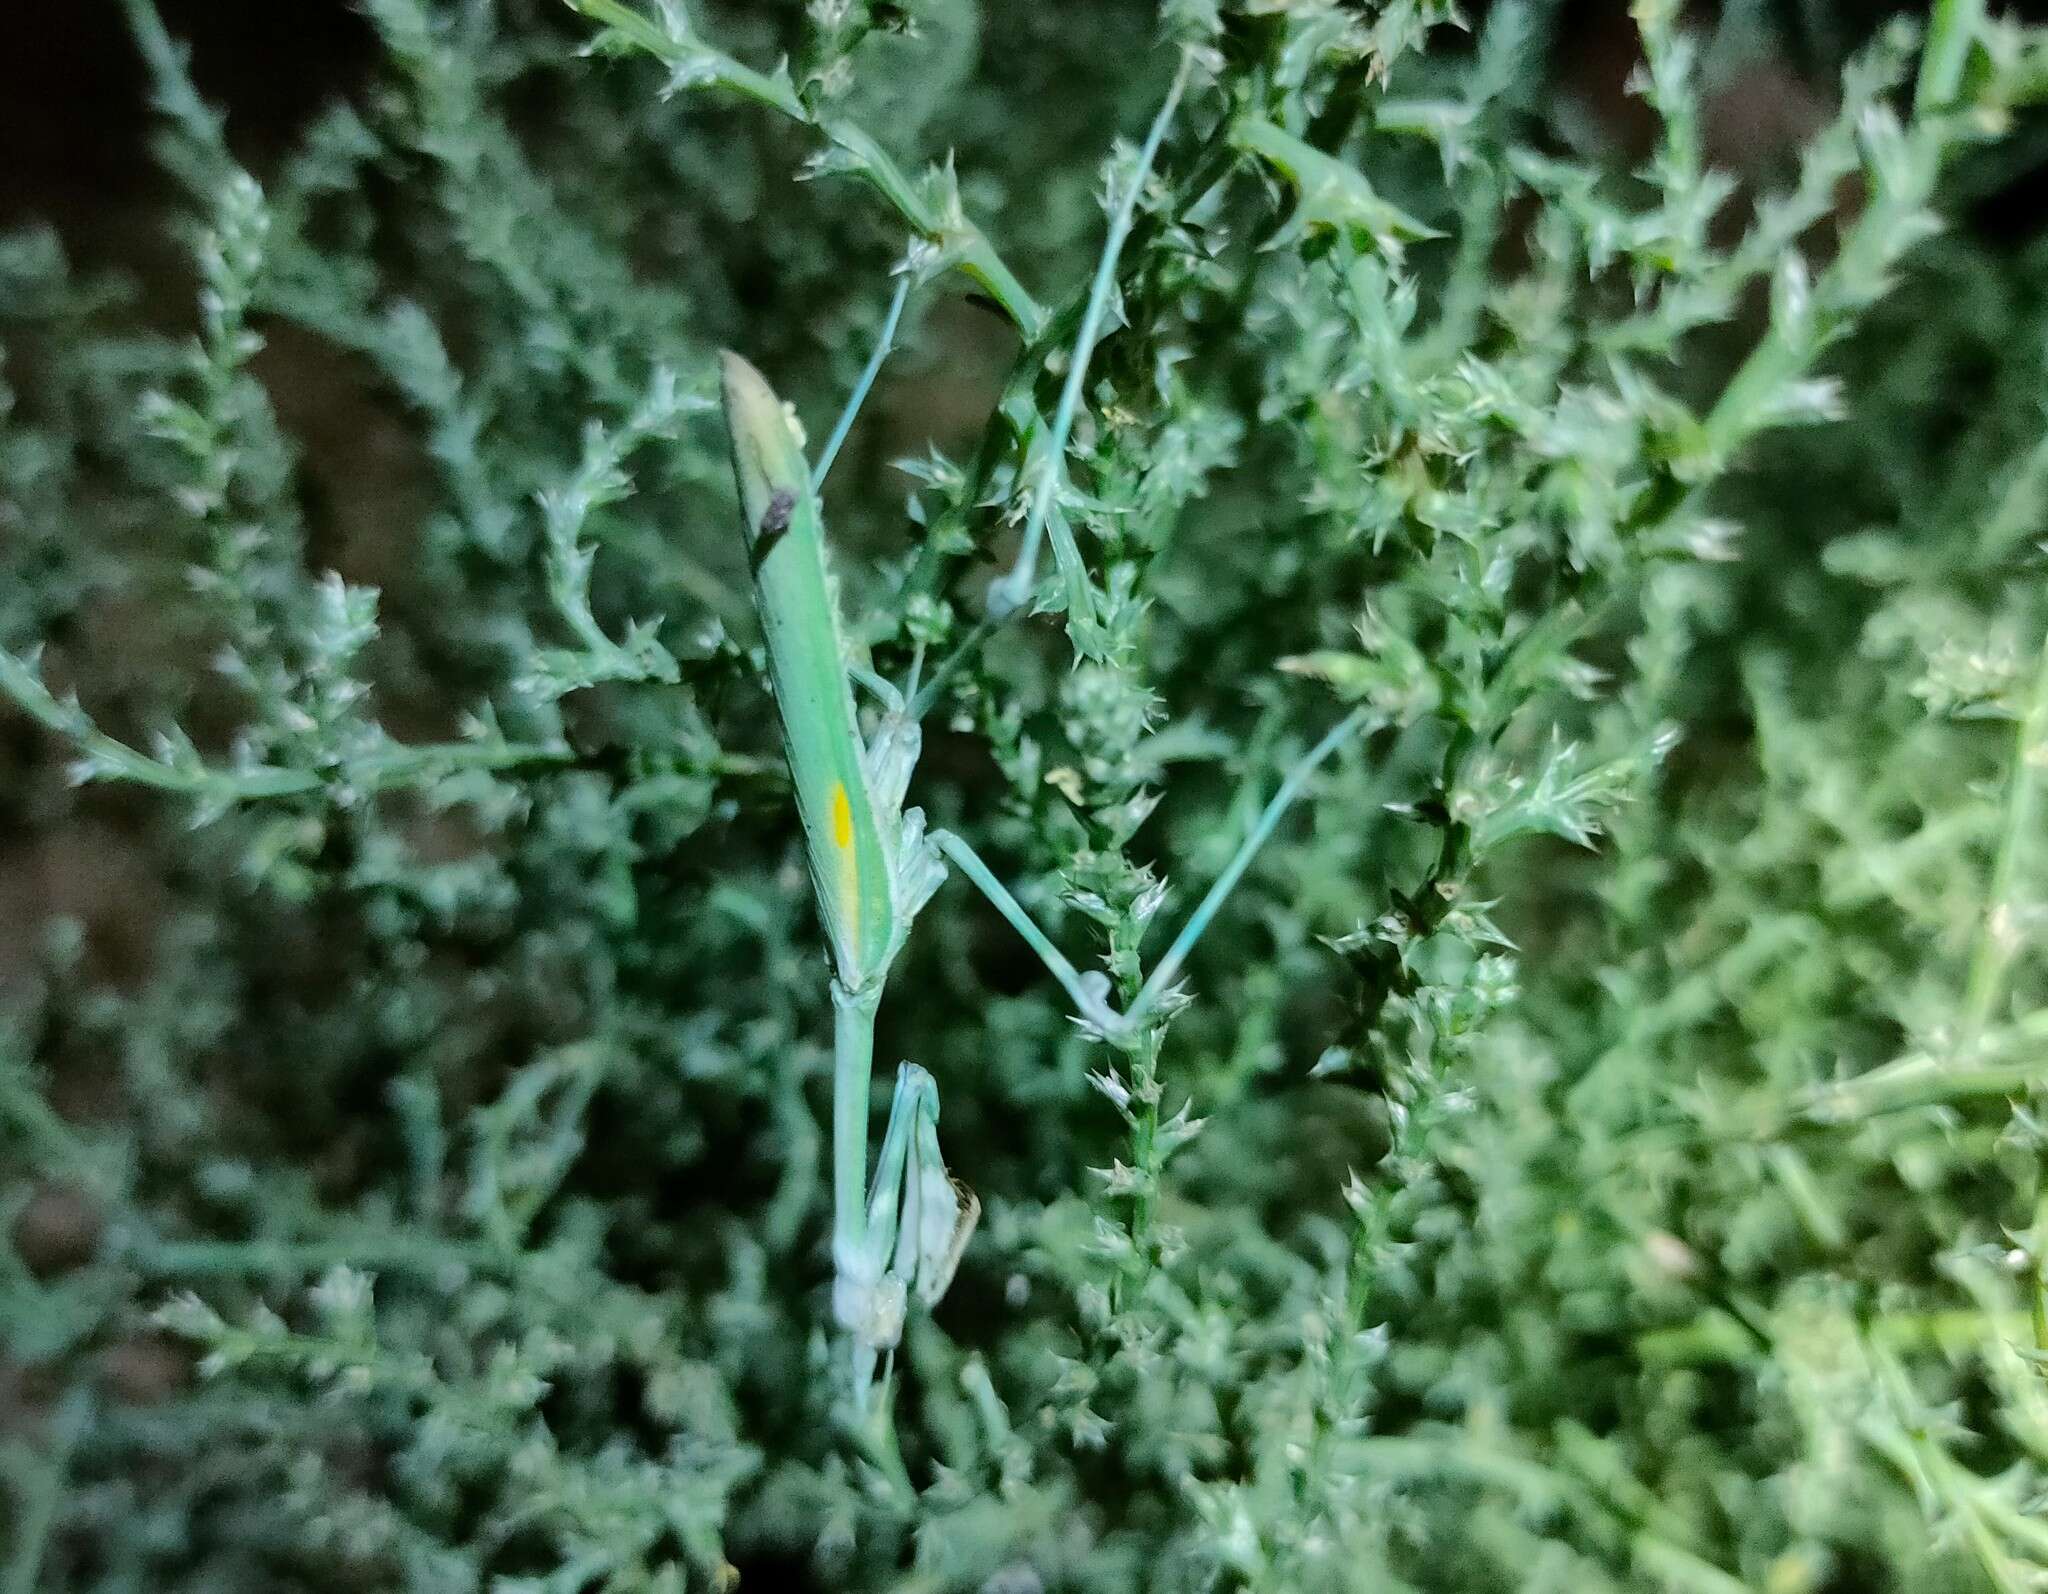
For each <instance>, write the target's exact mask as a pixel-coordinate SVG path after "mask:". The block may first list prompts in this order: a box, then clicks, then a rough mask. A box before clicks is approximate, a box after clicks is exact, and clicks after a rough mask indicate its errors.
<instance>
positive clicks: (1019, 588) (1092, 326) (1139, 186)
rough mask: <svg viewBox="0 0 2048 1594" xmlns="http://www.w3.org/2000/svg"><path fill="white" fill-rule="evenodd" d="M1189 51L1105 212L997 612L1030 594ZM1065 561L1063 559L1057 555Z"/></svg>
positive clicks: (1075, 578) (994, 597) (1079, 576)
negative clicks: (1120, 267)
mask: <svg viewBox="0 0 2048 1594" xmlns="http://www.w3.org/2000/svg"><path fill="white" fill-rule="evenodd" d="M1193 62H1194V58H1193V56H1192V55H1189V54H1186V53H1183V54H1182V56H1181V59H1180V65H1179V66H1178V67H1177V68H1175V70H1174V74H1173V83H1172V86H1171V87H1169V88H1168V89H1167V91H1166V99H1165V101H1164V102H1163V103H1162V104H1161V105H1160V107H1159V112H1158V114H1157V115H1156V116H1154V117H1153V118H1152V125H1151V127H1150V128H1149V129H1148V130H1147V131H1146V134H1145V142H1144V145H1143V147H1142V148H1140V150H1139V151H1138V163H1137V166H1136V168H1135V169H1134V170H1133V171H1132V173H1131V178H1130V182H1129V184H1128V186H1127V187H1126V188H1125V190H1124V192H1123V193H1122V194H1120V195H1118V196H1117V206H1116V210H1115V211H1114V212H1113V213H1112V215H1111V216H1110V222H1109V232H1108V234H1107V235H1106V236H1105V237H1104V238H1103V241H1102V254H1101V255H1100V257H1099V258H1098V259H1097V260H1096V262H1095V276H1094V279H1093V281H1091V282H1090V283H1089V286H1088V302H1087V305H1086V307H1085V308H1084V309H1083V310H1082V312H1081V329H1080V331H1079V332H1078V333H1076V334H1075V336H1074V349H1073V353H1072V355H1071V356H1070V357H1069V359H1068V362H1067V377H1066V381H1065V383H1064V384H1063V385H1062V386H1061V388H1060V397H1059V404H1058V406H1057V407H1056V408H1055V409H1054V411H1053V418H1052V429H1051V430H1050V431H1049V432H1048V433H1047V434H1046V437H1045V444H1044V452H1043V453H1042V454H1041V455H1040V457H1039V475H1038V479H1037V481H1036V482H1035V483H1033V485H1032V494H1031V507H1030V510H1029V512H1028V513H1027V514H1026V516H1025V520H1024V534H1023V540H1022V543H1021V544H1020V546H1019V548H1018V550H1017V559H1016V563H1015V564H1013V565H1012V566H1011V567H1010V571H1009V574H1007V575H1005V576H1003V577H1002V578H1001V579H1000V580H998V581H997V582H996V583H995V584H994V585H993V586H991V587H990V588H989V595H988V601H989V612H990V613H991V614H994V615H996V616H998V617H1001V616H1003V615H1008V614H1014V613H1015V612H1017V611H1018V610H1020V609H1021V608H1023V606H1024V605H1025V604H1026V603H1028V602H1029V601H1030V599H1031V593H1032V590H1033V588H1035V587H1036V586H1037V585H1038V548H1039V543H1040V541H1041V540H1042V539H1043V537H1044V534H1045V525H1046V517H1047V515H1048V513H1049V512H1050V511H1051V508H1052V501H1053V495H1054V494H1055V493H1056V492H1057V491H1058V490H1059V486H1060V483H1061V482H1062V481H1064V480H1065V479H1066V454H1067V439H1068V437H1069V436H1070V435H1071V433H1072V431H1073V427H1074V415H1075V412H1076V411H1077V410H1079V408H1080V404H1081V389H1082V388H1083V387H1084V386H1085V385H1086V383H1087V380H1088V362H1089V360H1090V359H1091V358H1093V356H1094V353H1095V343H1096V339H1097V338H1098V337H1100V336H1101V332H1102V318H1103V315H1104V314H1105V313H1106V312H1107V310H1108V309H1109V294H1110V289H1111V288H1112V287H1114V286H1115V284H1116V266H1117V260H1118V257H1119V256H1121V255H1122V253H1123V247H1124V241H1125V239H1127V238H1128V237H1129V236H1130V232H1131V222H1132V219H1133V218H1134V217H1135V216H1136V214H1137V210H1138V198H1139V196H1140V195H1141V194H1142V193H1143V192H1144V189H1145V183H1146V181H1147V180H1148V179H1149V178H1150V176H1151V174H1152V162H1153V159H1154V157H1156V156H1157V155H1158V153H1159V145H1160V143H1161V141H1162V140H1163V139H1164V138H1165V137H1166V129H1167V126H1168V125H1169V124H1170V123H1171V122H1172V120H1173V113H1174V109H1175V107H1176V106H1178V105H1179V104H1180V97H1181V93H1182V91H1183V90H1185V89H1186V87H1187V82H1188V74H1189V71H1190V70H1191V68H1192V66H1193ZM1062 562H1063V563H1065V561H1064V560H1063V561H1062ZM1065 574H1066V576H1067V584H1068V589H1069V590H1068V599H1069V605H1070V608H1069V614H1070V616H1072V617H1073V618H1083V617H1084V616H1083V614H1082V613H1081V611H1078V610H1075V609H1074V608H1072V607H1071V606H1072V604H1073V603H1075V602H1076V601H1079V602H1081V603H1085V602H1086V601H1087V598H1086V590H1087V588H1086V581H1085V576H1084V575H1083V573H1081V572H1079V571H1077V570H1075V569H1073V568H1071V566H1070V567H1069V568H1067V569H1066V571H1065Z"/></svg>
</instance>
